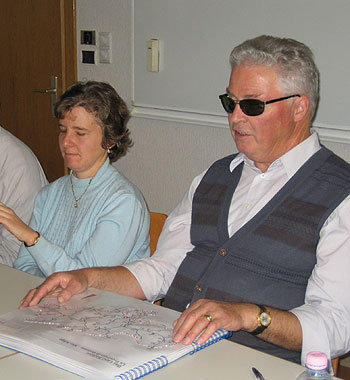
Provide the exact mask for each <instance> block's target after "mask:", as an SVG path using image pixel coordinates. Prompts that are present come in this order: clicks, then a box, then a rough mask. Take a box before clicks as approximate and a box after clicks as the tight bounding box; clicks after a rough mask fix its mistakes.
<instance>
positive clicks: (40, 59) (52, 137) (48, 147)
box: [0, 0, 77, 182]
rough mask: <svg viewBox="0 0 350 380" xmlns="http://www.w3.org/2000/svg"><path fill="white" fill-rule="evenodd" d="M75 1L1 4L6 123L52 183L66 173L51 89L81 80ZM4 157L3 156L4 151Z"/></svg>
mask: <svg viewBox="0 0 350 380" xmlns="http://www.w3.org/2000/svg"><path fill="white" fill-rule="evenodd" d="M75 24H76V21H75V0H0V46H1V58H0V124H1V125H2V126H3V127H4V128H6V129H8V130H9V131H10V132H11V133H13V134H14V135H15V136H17V137H18V138H19V139H21V140H22V141H23V142H25V143H26V144H27V145H28V146H29V147H30V148H31V149H32V150H33V152H34V153H35V154H36V156H37V157H38V159H39V161H40V163H41V164H42V166H43V169H44V171H45V173H46V175H47V178H48V180H49V181H50V182H51V181H53V180H55V179H56V178H58V177H60V176H62V175H63V174H64V173H65V168H64V163H63V159H62V156H61V153H60V151H59V148H58V143H57V137H58V134H57V121H56V119H55V118H54V117H53V116H52V105H51V95H50V94H49V93H48V94H45V93H40V92H33V90H46V89H50V85H51V81H50V78H51V77H52V76H56V77H57V78H58V79H57V84H58V87H57V95H58V96H59V95H60V94H61V93H62V91H64V90H65V89H66V88H67V87H68V86H69V85H71V84H72V83H74V82H75V81H76V78H77V70H76V66H77V65H76V42H75V41H76V32H75ZM0 154H1V152H0Z"/></svg>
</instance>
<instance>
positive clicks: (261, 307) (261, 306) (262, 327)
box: [250, 304, 268, 335]
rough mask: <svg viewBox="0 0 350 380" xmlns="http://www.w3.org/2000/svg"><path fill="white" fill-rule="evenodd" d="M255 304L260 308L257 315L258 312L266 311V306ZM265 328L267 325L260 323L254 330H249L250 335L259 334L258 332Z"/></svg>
mask: <svg viewBox="0 0 350 380" xmlns="http://www.w3.org/2000/svg"><path fill="white" fill-rule="evenodd" d="M256 306H258V307H259V308H260V311H259V314H258V317H259V316H260V314H261V313H263V312H265V313H267V310H266V307H265V306H263V305H258V304H256ZM266 328H268V326H263V325H260V326H258V327H257V328H256V329H255V330H253V331H251V332H250V334H252V335H259V334H261V333H262V332H263V331H264V330H265V329H266Z"/></svg>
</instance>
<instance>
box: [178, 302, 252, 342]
mask: <svg viewBox="0 0 350 380" xmlns="http://www.w3.org/2000/svg"><path fill="white" fill-rule="evenodd" d="M258 312H259V307H258V306H256V305H254V304H245V303H229V302H221V301H212V300H206V299H201V300H198V301H197V302H195V303H194V304H193V305H191V306H190V307H189V308H188V309H187V310H185V311H184V312H183V313H182V314H181V316H180V318H179V319H177V320H176V321H175V322H174V331H173V339H174V341H175V342H176V343H178V342H182V343H184V344H186V345H188V344H191V343H192V342H193V341H194V339H195V338H196V337H197V336H198V335H199V334H200V333H202V332H203V333H202V335H201V336H200V337H199V339H198V343H199V344H202V343H205V342H206V341H207V340H208V339H209V338H210V337H211V335H212V334H213V333H214V332H215V331H216V330H218V329H221V328H223V329H226V330H228V331H238V330H245V331H253V330H254V329H255V328H256V327H257V319H256V316H257V314H258ZM208 316H210V317H211V318H210V317H208ZM210 319H212V320H211V321H210Z"/></svg>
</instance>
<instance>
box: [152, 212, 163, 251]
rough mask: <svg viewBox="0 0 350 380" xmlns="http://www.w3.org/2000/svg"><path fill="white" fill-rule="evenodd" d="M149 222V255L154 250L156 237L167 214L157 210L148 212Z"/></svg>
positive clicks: (156, 241)
mask: <svg viewBox="0 0 350 380" xmlns="http://www.w3.org/2000/svg"><path fill="white" fill-rule="evenodd" d="M150 217H151V224H150V228H149V236H150V249H151V256H152V255H153V253H154V251H155V250H156V247H157V243H158V238H159V235H160V233H161V232H162V229H163V226H164V223H165V220H166V218H167V215H165V214H161V213H159V212H150Z"/></svg>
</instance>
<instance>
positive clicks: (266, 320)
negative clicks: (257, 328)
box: [260, 312, 271, 327]
mask: <svg viewBox="0 0 350 380" xmlns="http://www.w3.org/2000/svg"><path fill="white" fill-rule="evenodd" d="M270 322H271V317H270V315H269V314H267V313H265V312H262V313H261V314H260V323H261V324H262V325H263V326H266V327H267V326H268V325H269V324H270Z"/></svg>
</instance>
